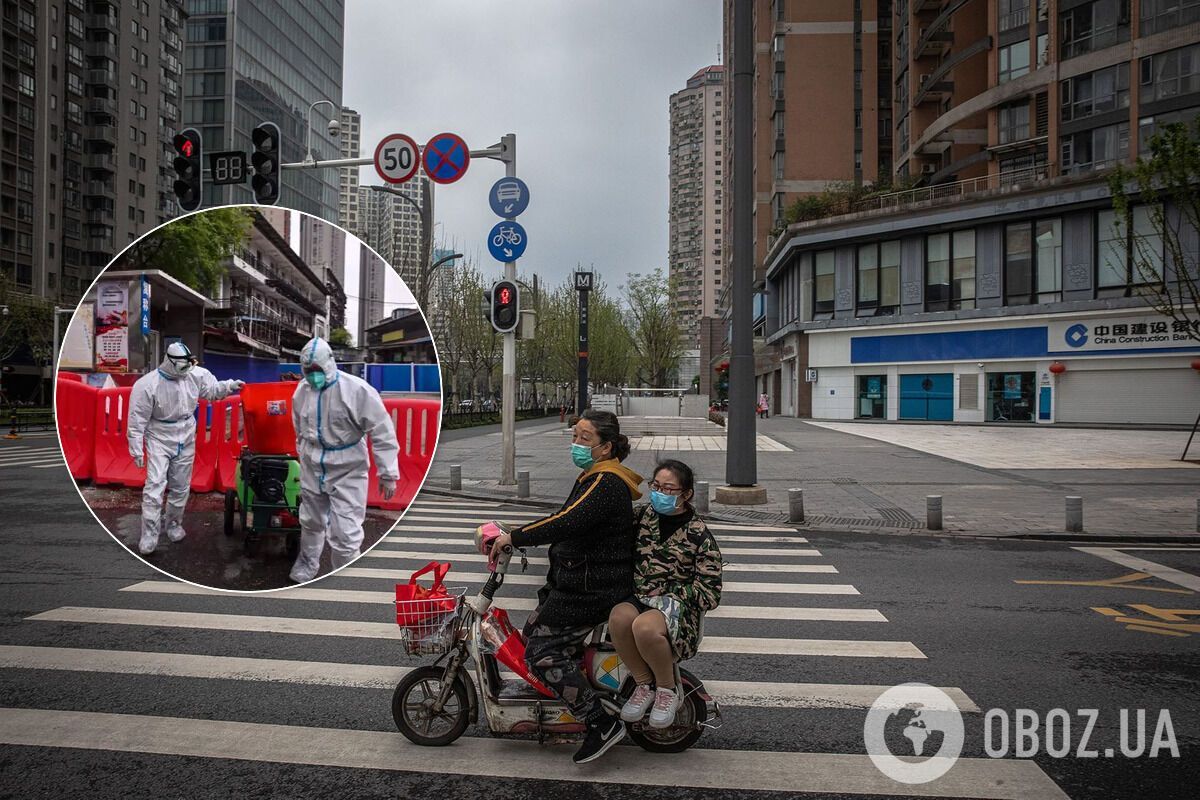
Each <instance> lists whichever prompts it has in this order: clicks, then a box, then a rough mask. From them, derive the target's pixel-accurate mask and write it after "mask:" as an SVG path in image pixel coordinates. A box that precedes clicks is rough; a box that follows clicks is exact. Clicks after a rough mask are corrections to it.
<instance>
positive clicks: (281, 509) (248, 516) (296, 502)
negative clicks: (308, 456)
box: [225, 450, 300, 558]
mask: <svg viewBox="0 0 1200 800" xmlns="http://www.w3.org/2000/svg"><path fill="white" fill-rule="evenodd" d="M239 525H240V527H241V529H242V531H243V532H244V534H245V539H244V547H245V550H246V555H248V556H255V555H257V554H258V552H259V550H260V548H261V545H262V537H264V536H285V537H287V541H286V548H285V549H286V552H287V555H288V557H290V558H295V557H296V554H297V553H298V552H300V462H299V461H298V460H297V459H295V458H293V457H292V456H278V455H260V454H258V453H251V452H250V451H249V450H243V451H242V455H241V458H240V459H239V460H238V467H237V488H235V489H230V490H228V491H226V492H225V535H226V536H233V535H235V534H236V533H237V530H238V527H239Z"/></svg>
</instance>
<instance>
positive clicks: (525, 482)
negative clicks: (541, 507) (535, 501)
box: [517, 469, 529, 497]
mask: <svg viewBox="0 0 1200 800" xmlns="http://www.w3.org/2000/svg"><path fill="white" fill-rule="evenodd" d="M517 497H529V470H527V469H523V470H521V471H520V472H518V473H517Z"/></svg>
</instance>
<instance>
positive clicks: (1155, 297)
mask: <svg viewBox="0 0 1200 800" xmlns="http://www.w3.org/2000/svg"><path fill="white" fill-rule="evenodd" d="M1109 188H1110V189H1111V191H1112V196H1113V208H1114V209H1115V210H1116V212H1117V213H1116V216H1117V223H1116V229H1117V231H1116V232H1117V234H1118V237H1117V238H1119V239H1120V240H1122V241H1124V239H1125V236H1126V235H1129V236H1130V237H1131V240H1132V257H1131V259H1130V260H1131V262H1132V267H1133V269H1135V270H1136V274H1137V276H1138V277H1139V278H1140V285H1137V286H1135V288H1134V291H1135V292H1136V293H1137V294H1138V295H1139V296H1141V297H1143V298H1145V300H1146V302H1147V304H1149V305H1150V306H1151V307H1152V308H1153V309H1154V310H1155V311H1157V312H1158V313H1159V314H1162V315H1163V316H1165V317H1170V318H1171V320H1172V326H1171V327H1172V332H1173V333H1174V334H1177V335H1178V334H1187V336H1188V338H1190V339H1192V340H1193V341H1197V342H1200V268H1198V266H1200V265H1198V264H1197V260H1198V258H1200V252H1198V251H1200V243H1198V237H1200V118H1198V119H1197V120H1196V121H1195V122H1194V123H1192V124H1191V125H1182V124H1178V123H1177V124H1173V125H1168V126H1167V127H1166V128H1164V129H1163V130H1162V131H1160V132H1158V133H1156V134H1155V135H1154V136H1153V137H1151V139H1150V152H1149V155H1148V156H1146V157H1142V158H1138V159H1137V161H1136V162H1135V163H1134V164H1133V166H1132V167H1126V166H1121V167H1118V168H1117V169H1115V170H1114V171H1113V172H1112V174H1111V175H1110V176H1109ZM1135 209H1136V211H1135ZM1137 212H1140V213H1142V214H1145V215H1147V216H1148V217H1149V222H1150V225H1151V227H1152V228H1153V233H1146V232H1145V231H1138V230H1137V228H1138V226H1137V225H1136V224H1135V214H1136V213H1137Z"/></svg>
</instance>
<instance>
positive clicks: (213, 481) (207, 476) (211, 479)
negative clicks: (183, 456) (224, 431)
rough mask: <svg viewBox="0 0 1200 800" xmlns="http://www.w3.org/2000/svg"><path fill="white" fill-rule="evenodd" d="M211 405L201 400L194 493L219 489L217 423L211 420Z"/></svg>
mask: <svg viewBox="0 0 1200 800" xmlns="http://www.w3.org/2000/svg"><path fill="white" fill-rule="evenodd" d="M210 411H211V404H210V403H209V402H208V401H207V400H204V399H201V400H200V406H199V414H200V415H199V417H198V418H197V420H196V458H195V460H194V461H193V462H192V491H193V492H211V491H212V490H213V489H215V488H217V455H218V452H217V435H218V430H217V421H216V416H215V413H214V415H213V416H212V417H211V418H210V416H209V414H210Z"/></svg>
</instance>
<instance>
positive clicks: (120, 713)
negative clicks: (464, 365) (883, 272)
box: [0, 466, 1200, 800]
mask: <svg viewBox="0 0 1200 800" xmlns="http://www.w3.org/2000/svg"><path fill="white" fill-rule="evenodd" d="M0 497H2V498H3V504H4V509H5V515H4V516H5V520H6V522H5V525H4V532H5V536H4V541H5V543H6V545H7V547H6V552H5V559H4V563H3V566H2V567H0V570H2V574H3V578H2V582H0V687H2V688H0V707H2V708H0V742H3V743H4V745H3V747H0V787H3V788H2V789H0V795H3V796H13V797H63V796H76V795H84V794H86V795H87V796H89V797H94V798H105V797H122V798H139V797H185V796H186V797H227V796H230V795H234V794H238V795H252V796H280V797H282V796H288V797H303V796H326V795H332V796H354V797H395V796H402V797H411V798H422V797H444V798H452V797H477V796H480V795H482V794H485V793H486V794H487V795H488V796H492V797H497V798H523V797H534V796H543V795H545V794H550V793H561V792H570V793H571V794H572V796H576V797H584V798H587V797H604V798H610V797H611V798H617V797H627V796H629V793H630V786H631V785H638V786H639V788H638V789H637V792H638V794H639V795H640V796H642V797H645V798H650V799H651V800H655V799H657V798H681V799H682V798H694V797H703V798H710V797H711V798H735V797H767V798H769V797H808V796H811V797H857V796H863V795H873V796H888V797H906V796H937V797H967V796H971V797H1021V798H1030V797H1071V798H1106V799H1107V798H1143V797H1153V798H1185V797H1187V798H1190V797H1194V796H1195V786H1196V785H1197V781H1198V780H1200V761H1198V756H1200V699H1198V698H1200V692H1198V691H1197V689H1198V683H1200V628H1198V627H1197V626H1196V624H1195V623H1196V622H1200V619H1198V617H1200V598H1198V597H1197V591H1198V590H1200V577H1197V576H1200V550H1195V549H1189V550H1169V551H1154V550H1148V549H1137V550H1133V549H1121V548H1119V547H1117V546H1114V545H1111V544H1106V545H1104V548H1103V549H1102V550H1097V551H1084V550H1079V549H1074V548H1072V547H1071V546H1070V545H1067V544H1062V543H1037V542H995V541H990V540H964V539H942V538H933V537H920V536H908V537H894V536H884V535H867V534H845V535H842V534H837V535H830V534H809V535H808V536H807V538H808V541H807V542H805V541H801V540H800V538H799V537H798V535H797V534H795V533H794V532H788V531H786V530H751V529H747V528H740V529H734V528H730V527H726V528H721V529H717V530H715V533H716V535H717V538H718V540H719V541H720V542H721V544H722V547H723V551H724V552H725V556H726V561H727V562H728V566H727V567H726V573H725V581H726V591H725V595H724V598H723V602H722V607H721V608H720V609H718V611H717V613H714V614H713V615H711V616H710V618H709V620H708V622H707V624H706V629H705V632H706V643H705V648H706V649H705V650H704V651H702V652H701V654H700V655H698V656H697V657H696V658H695V659H693V661H692V662H690V664H689V667H690V668H691V669H692V670H693V671H694V672H695V673H696V674H698V675H699V676H700V677H701V678H702V679H703V680H705V681H706V682H707V683H708V684H709V688H710V689H711V690H712V693H713V694H714V696H716V697H717V699H718V700H719V701H721V702H722V704H723V706H724V712H725V714H724V716H725V719H724V725H723V727H721V728H720V729H719V730H715V731H706V732H705V734H704V736H703V738H702V739H701V740H700V743H699V744H698V745H697V747H696V748H694V749H693V750H691V751H689V752H688V753H685V754H682V755H677V756H651V755H649V754H645V753H642V752H641V751H640V750H639V749H638V748H636V747H635V746H632V745H628V744H627V745H624V746H621V747H619V748H617V749H616V750H615V751H613V752H610V753H609V754H608V755H606V756H605V757H604V758H603V759H601V760H600V761H598V762H596V763H595V764H593V765H590V766H589V767H586V768H576V767H575V766H574V765H572V764H571V763H570V753H571V752H572V749H573V748H572V746H557V747H539V746H538V745H537V744H536V743H534V742H528V741H517V742H511V741H501V740H496V739H493V738H491V737H489V736H488V735H487V734H486V732H485V731H484V730H483V729H481V728H479V727H476V728H473V729H471V730H469V731H468V733H467V735H466V736H465V737H464V738H463V739H461V740H460V741H459V742H458V743H456V744H455V745H453V746H451V747H448V748H440V749H425V748H418V747H416V746H414V745H411V744H409V743H408V741H407V740H405V739H403V738H402V737H401V736H400V735H399V734H398V733H396V731H395V729H394V726H393V723H392V720H391V715H390V700H391V686H392V685H393V684H394V682H395V680H396V679H397V678H398V676H399V675H400V674H401V672H402V669H403V668H406V667H412V666H417V665H420V664H422V663H427V662H428V661H431V660H432V659H420V658H411V657H408V656H405V655H404V654H403V653H402V651H401V649H400V647H399V645H398V643H397V642H396V641H395V639H394V638H393V637H394V632H395V626H394V614H393V610H392V607H391V604H390V600H391V594H392V587H393V584H394V583H395V582H396V580H397V579H403V578H404V577H405V576H407V575H408V574H409V573H410V572H412V571H413V570H414V569H416V568H417V567H419V566H421V565H422V564H424V563H425V562H426V561H428V560H429V559H430V558H432V557H435V556H437V557H445V558H447V559H448V560H451V561H453V562H455V568H454V571H453V572H452V573H451V579H450V582H451V584H453V583H454V582H455V581H454V576H455V575H456V574H457V575H463V574H464V573H465V574H467V575H477V574H479V573H480V572H481V571H482V568H483V565H482V564H480V563H478V562H473V561H471V560H470V559H469V558H468V556H469V555H470V548H469V547H468V546H467V545H465V544H464V542H465V540H466V536H467V534H468V532H469V529H470V526H471V525H472V524H475V523H476V521H477V520H482V519H486V518H489V517H492V516H499V517H501V518H507V519H510V520H514V521H520V520H523V519H528V518H529V516H528V515H530V514H533V513H535V512H532V511H530V510H528V509H518V508H515V507H511V506H510V507H505V508H500V509H498V508H496V507H494V506H488V505H486V504H482V503H476V502H469V501H461V502H459V501H453V500H447V499H445V498H436V497H433V496H429V497H424V498H422V499H421V501H420V502H419V503H418V507H417V508H415V509H414V510H412V511H410V512H409V514H408V515H407V516H406V517H405V519H403V520H402V521H401V523H400V525H399V526H398V528H397V530H396V531H394V532H393V533H391V534H389V535H388V536H387V537H386V538H385V539H384V541H383V542H382V543H381V544H380V545H379V546H378V547H377V548H376V549H375V550H374V551H372V554H369V555H368V556H366V557H364V558H363V559H362V560H361V561H360V562H357V563H356V564H355V565H353V566H352V567H351V568H350V569H349V570H347V571H344V572H342V573H339V574H338V575H335V576H331V577H328V578H325V579H322V580H320V581H317V582H315V583H312V584H309V585H308V586H306V587H302V588H301V589H289V590H285V591H282V592H272V593H267V594H259V595H251V596H238V595H230V594H227V593H216V592H209V591H204V590H200V589H196V588H194V587H190V586H188V585H186V584H182V583H179V582H177V581H171V580H168V579H166V578H165V577H164V576H163V575H161V574H160V573H158V572H155V571H154V570H152V569H151V568H149V567H148V566H146V565H145V564H144V563H142V562H141V561H139V560H138V559H136V558H135V557H133V556H132V555H130V554H129V553H128V552H127V551H125V550H124V549H123V548H121V547H120V546H118V545H117V544H116V543H115V542H114V541H113V540H112V539H111V538H110V537H109V536H108V534H106V533H105V532H104V531H103V530H102V529H100V527H99V526H98V525H97V524H96V522H95V520H94V519H93V518H92V516H91V514H90V513H88V511H87V510H86V509H85V508H84V507H83V504H82V503H81V502H80V500H79V496H78V494H77V493H76V492H75V490H74V488H73V487H72V486H71V483H70V481H69V479H68V478H67V476H66V474H65V470H64V471H63V472H61V473H59V472H58V470H53V469H47V470H43V471H42V472H41V473H40V474H39V480H38V482H37V484H36V486H34V485H31V483H30V481H29V480H28V474H27V472H25V471H23V470H21V469H16V468H4V467H2V466H0ZM812 550H816V551H817V553H816V554H812V553H811V551H812ZM763 551H766V552H763ZM532 555H534V556H535V557H536V556H541V555H544V554H540V553H534V554H532ZM1132 559H1137V560H1136V561H1134V560H1132ZM1147 562H1149V564H1150V566H1149V567H1147V566H1146V563H1147ZM1130 564H1133V565H1134V566H1133V567H1131V566H1130ZM1155 565H1157V566H1155ZM812 567H818V568H820V571H810V568H812ZM1135 567H1136V568H1135ZM1147 569H1148V570H1150V571H1149V572H1147ZM530 570H531V572H532V573H536V572H538V571H539V570H544V566H542V565H540V564H539V563H538V562H537V561H536V559H535V561H534V563H533V564H531V567H530ZM1151 573H1154V574H1151ZM1131 575H1132V576H1135V577H1133V578H1128V577H1127V576H1131ZM1138 575H1145V577H1140V578H1139V577H1136V576H1138ZM1114 579H1121V582H1116V581H1115V580H1114ZM1018 581H1042V582H1043V583H1018ZM1080 581H1083V582H1093V583H1095V582H1100V581H1110V582H1109V583H1107V584H1100V585H1078V584H1077V583H1075V584H1072V583H1068V582H1080ZM462 583H463V584H470V585H474V586H477V585H478V582H477V581H476V580H474V579H472V578H464V579H462ZM534 589H535V586H534V585H533V584H532V583H521V582H518V581H512V582H510V583H509V584H507V585H506V586H505V588H504V589H503V590H502V592H501V598H502V599H501V601H500V602H501V605H503V604H505V603H508V604H509V605H510V607H511V608H513V616H514V618H515V620H516V621H517V622H518V623H519V622H520V620H521V619H523V617H524V615H525V611H524V610H521V609H523V608H526V607H528V605H527V604H528V601H529V599H531V598H532V596H533V592H534ZM1096 609H1102V610H1096ZM1193 615H1195V616H1193ZM908 681H919V682H923V683H928V684H931V685H933V686H937V687H942V688H944V689H946V690H947V692H948V693H949V694H950V696H951V697H952V698H953V699H954V700H956V702H958V704H959V706H960V707H962V708H964V709H965V711H964V713H963V714H962V717H963V722H964V746H963V750H962V758H960V759H959V761H958V762H957V763H956V764H955V765H954V766H953V767H952V768H951V769H950V771H949V772H948V773H947V774H946V775H945V776H944V777H943V778H940V779H938V780H937V781H934V782H932V783H928V784H923V785H920V786H913V787H906V786H904V785H903V784H899V783H896V782H894V781H892V780H890V779H888V778H886V777H884V776H883V775H882V773H880V772H879V770H878V769H877V768H876V767H875V766H874V765H873V764H872V763H871V761H870V760H869V759H868V758H867V757H866V756H865V755H864V754H865V753H866V748H865V745H864V743H863V724H864V719H865V707H866V706H868V705H869V704H870V702H871V701H872V700H873V699H874V698H875V697H876V696H878V694H879V693H881V692H882V691H883V690H884V689H885V688H887V687H890V686H894V685H897V684H900V683H904V682H908ZM1055 708H1059V709H1064V711H1065V712H1066V716H1067V717H1068V718H1069V719H1070V721H1071V723H1072V724H1071V733H1070V737H1069V740H1068V741H1069V744H1070V747H1069V748H1067V749H1068V750H1069V754H1068V755H1067V756H1066V757H1063V758H1054V757H1052V756H1051V755H1050V754H1049V753H1048V752H1047V751H1046V748H1045V747H1044V746H1039V747H1038V748H1037V754H1036V755H1033V756H1032V757H1029V758H1015V757H1014V754H1013V752H1012V749H1013V747H1014V746H1015V744H1016V735H1015V725H1016V717H1017V715H1018V709H1030V710H1031V713H1032V714H1034V715H1036V716H1037V718H1038V719H1039V722H1040V723H1041V724H1039V738H1041V733H1042V725H1044V722H1045V720H1046V719H1047V713H1048V712H1049V711H1050V710H1051V709H1055ZM1123 708H1124V709H1131V710H1132V709H1144V710H1145V711H1146V716H1147V717H1148V720H1147V723H1146V727H1147V730H1146V740H1147V745H1149V743H1150V740H1151V739H1152V738H1153V734H1154V727H1155V724H1156V723H1157V722H1158V721H1159V719H1160V717H1161V712H1162V710H1164V709H1165V710H1167V712H1168V713H1169V717H1170V723H1171V733H1173V740H1174V742H1175V744H1176V745H1177V748H1178V751H1179V757H1178V758H1175V757H1173V756H1172V755H1171V753H1170V752H1169V748H1167V747H1163V748H1160V750H1159V752H1158V753H1157V757H1155V758H1150V757H1148V755H1143V756H1141V757H1137V758H1127V757H1123V756H1121V755H1119V750H1120V741H1119V739H1120V737H1119V726H1118V722H1119V719H1120V709H1123ZM976 709H978V710H976ZM989 709H997V710H998V711H995V712H992V713H991V714H988V715H987V716H988V717H989V718H992V719H993V720H997V719H1000V718H1001V717H1002V716H1007V718H1008V720H1009V726H1008V727H1009V730H1010V747H1009V753H1008V757H1007V758H1003V759H994V758H990V757H988V756H987V755H986V753H985V749H984V734H983V729H984V719H985V714H984V713H983V712H985V711H988V710H989ZM1081 709H1096V710H1097V721H1096V723H1095V726H1094V729H1093V730H1092V731H1091V734H1090V737H1089V741H1088V742H1087V744H1086V747H1087V749H1090V750H1097V751H1098V752H1099V753H1100V754H1101V755H1100V757H1098V758H1080V757H1077V756H1076V755H1075V752H1076V750H1077V748H1078V745H1079V744H1080V741H1079V740H1080V738H1081V735H1082V728H1083V727H1084V721H1085V717H1083V716H1080V715H1079V714H1078V713H1077V712H1078V711H1079V710H1081ZM1001 712H1003V713H1001ZM1131 718H1132V719H1133V720H1134V721H1135V722H1136V712H1132V713H1131ZM1000 727H1001V726H1000V725H999V723H995V726H994V730H999V729H1000ZM1160 733H1163V732H1162V731H1160ZM886 734H887V743H888V746H889V749H891V750H892V752H895V753H897V754H900V755H908V754H911V753H912V747H911V744H910V741H911V740H909V739H908V738H907V737H906V736H904V735H903V730H902V728H901V727H897V726H895V725H889V727H888V728H887V729H886ZM1163 735H1164V736H1165V733H1164V734H1163ZM1060 738H1061V737H1060ZM1159 738H1160V739H1162V738H1163V737H1162V736H1160V737H1159ZM943 741H944V736H941V735H939V733H938V731H937V730H932V731H931V737H930V740H929V744H930V749H932V748H933V747H935V746H940V744H941V743H942V742H943ZM1039 744H1040V743H1039ZM906 747H907V748H908V749H907V750H906V749H905V748H906ZM1109 747H1111V748H1114V750H1115V751H1116V752H1117V755H1115V756H1114V757H1112V758H1105V757H1103V753H1104V750H1105V749H1106V748H1109Z"/></svg>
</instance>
